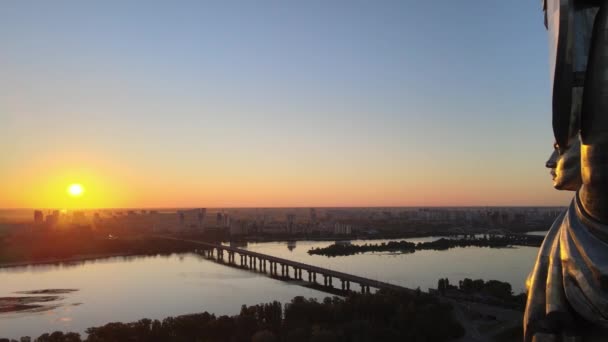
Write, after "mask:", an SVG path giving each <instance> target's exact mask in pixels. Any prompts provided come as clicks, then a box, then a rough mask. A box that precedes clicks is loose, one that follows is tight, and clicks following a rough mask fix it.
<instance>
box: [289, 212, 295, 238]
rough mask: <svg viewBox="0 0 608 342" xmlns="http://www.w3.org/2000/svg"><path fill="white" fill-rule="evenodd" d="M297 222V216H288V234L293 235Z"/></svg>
mask: <svg viewBox="0 0 608 342" xmlns="http://www.w3.org/2000/svg"><path fill="white" fill-rule="evenodd" d="M295 220H296V215H295V214H287V233H289V235H291V234H293V228H294V222H295Z"/></svg>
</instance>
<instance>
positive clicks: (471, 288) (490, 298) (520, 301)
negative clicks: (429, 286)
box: [437, 278, 527, 310]
mask: <svg viewBox="0 0 608 342" xmlns="http://www.w3.org/2000/svg"><path fill="white" fill-rule="evenodd" d="M437 291H438V292H439V293H440V294H441V295H444V296H448V297H460V298H465V297H466V299H469V300H475V301H481V302H485V303H488V304H494V305H502V306H508V307H511V308H518V309H522V310H523V308H524V307H525V305H526V297H527V296H526V294H525V293H520V294H517V295H514V294H513V289H512V287H511V284H509V283H507V282H503V281H499V280H488V281H484V280H483V279H475V280H473V279H470V278H465V279H463V280H460V281H459V282H458V285H452V284H450V280H449V279H448V278H441V279H439V280H438V281H437Z"/></svg>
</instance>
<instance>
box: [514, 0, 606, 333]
mask: <svg viewBox="0 0 608 342" xmlns="http://www.w3.org/2000/svg"><path fill="white" fill-rule="evenodd" d="M542 3H543V9H544V11H545V25H546V26H547V29H548V32H549V42H550V44H549V46H550V56H551V57H550V58H551V59H550V62H551V68H552V70H551V71H552V75H551V80H552V83H553V102H552V107H553V131H554V135H555V140H556V143H555V151H554V153H553V154H552V156H551V158H550V159H549V161H547V167H550V168H552V169H554V171H553V175H554V186H555V188H557V189H558V190H571V191H576V194H575V196H574V199H573V200H572V202H571V204H570V206H569V207H568V209H567V210H566V212H564V213H563V214H561V215H560V216H559V217H558V218H557V219H556V221H555V222H554V223H553V225H552V226H551V228H550V230H549V232H548V233H547V236H546V238H545V241H544V242H543V245H542V246H541V248H540V250H539V254H538V257H537V260H536V264H535V265H534V269H533V270H532V272H531V273H530V276H529V277H528V281H527V287H528V300H527V303H526V312H525V315H524V341H526V342H528V341H538V342H540V341H605V340H608V25H607V19H608V3H607V1H591V0H587V1H584V0H544V1H543V2H542Z"/></svg>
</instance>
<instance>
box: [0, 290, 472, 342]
mask: <svg viewBox="0 0 608 342" xmlns="http://www.w3.org/2000/svg"><path fill="white" fill-rule="evenodd" d="M86 332H87V334H88V337H86V338H85V339H82V338H81V337H80V335H78V334H75V333H67V334H66V333H62V332H54V333H52V334H44V335H42V336H40V337H38V339H36V341H39V342H80V341H89V342H110V341H142V342H156V341H176V342H177V341H180V342H182V341H183V342H186V341H230V342H245V341H247V342H249V341H253V342H271V341H275V342H279V341H285V342H300V341H301V342H305V341H311V342H326V341H327V342H330V341H332V342H333V341H338V342H349V341H357V342H365V341H370V342H371V341H448V340H452V339H455V338H459V337H462V336H463V335H464V329H463V327H462V326H461V325H460V324H459V323H458V322H457V321H456V320H455V318H454V317H453V315H452V307H451V306H450V304H447V303H442V302H440V301H439V300H438V299H437V297H434V296H431V295H428V294H423V293H417V294H408V293H398V294H397V293H388V292H385V291H380V292H378V293H376V294H368V295H362V294H353V295H351V296H349V297H346V298H338V297H333V298H329V297H328V298H325V300H323V301H322V302H318V301H317V300H315V299H305V298H303V297H295V298H294V299H293V300H292V301H291V302H290V303H287V304H285V306H282V305H281V304H280V303H279V302H276V301H275V302H272V303H266V304H260V305H254V306H243V307H242V308H241V312H240V314H238V315H235V316H219V317H218V316H215V315H213V314H210V313H207V312H204V313H200V314H192V315H184V316H178V317H168V318H165V319H163V320H162V321H160V320H150V319H142V320H140V321H137V322H133V323H109V324H106V325H104V326H101V327H95V328H89V329H87V331H86ZM2 341H3V340H1V339H0V342H2ZM4 341H8V340H4Z"/></svg>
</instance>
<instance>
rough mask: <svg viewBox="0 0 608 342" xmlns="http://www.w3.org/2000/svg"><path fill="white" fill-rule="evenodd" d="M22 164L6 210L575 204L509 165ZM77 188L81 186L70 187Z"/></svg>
mask: <svg viewBox="0 0 608 342" xmlns="http://www.w3.org/2000/svg"><path fill="white" fill-rule="evenodd" d="M14 165H15V167H14V168H13V169H8V170H7V169H4V170H0V188H2V189H3V190H2V194H1V195H2V197H0V208H40V209H46V208H57V209H68V210H77V209H94V208H180V207H182V208H183V207H208V208H213V207H219V208H228V207H374V206H376V207H388V206H493V205H497V206H501V205H506V206H519V205H565V204H567V202H568V200H569V199H571V198H572V193H569V192H558V191H555V190H553V189H552V188H551V185H550V180H549V179H545V180H546V182H545V183H546V184H544V185H543V184H542V183H541V182H540V180H542V178H548V177H547V176H546V174H545V172H542V171H544V170H542V169H541V170H540V172H539V175H538V177H537V178H534V177H531V178H530V179H531V180H532V181H522V182H519V183H514V182H497V181H496V179H497V178H500V177H502V178H507V177H508V176H509V174H510V173H513V171H512V170H510V169H507V168H501V167H496V168H493V169H491V170H484V171H483V172H480V174H473V173H469V174H466V173H465V172H462V171H460V172H458V173H457V172H456V171H454V172H453V173H452V175H451V178H448V177H446V175H445V173H444V172H445V171H444V170H442V169H440V168H427V169H417V168H413V169H412V168H408V167H407V164H403V165H401V164H397V163H395V164H394V165H392V167H393V168H380V167H376V166H375V165H370V164H362V165H360V166H357V167H351V168H350V169H349V170H350V171H349V172H345V171H344V168H343V167H342V166H341V165H339V164H336V165H332V164H331V163H329V162H326V163H325V164H322V165H324V166H325V167H324V168H315V167H311V166H307V165H297V164H296V165H285V164H283V165H281V164H280V163H278V162H277V163H268V164H258V165H254V164H249V163H246V162H244V163H241V162H240V161H239V160H235V161H233V160H229V161H227V162H217V163H216V164H215V167H213V168H210V167H209V165H208V164H207V163H206V161H204V160H203V161H201V162H198V161H197V162H196V163H194V162H193V163H191V164H188V163H184V162H181V163H180V162H179V161H177V160H173V161H172V160H165V161H163V163H149V162H148V161H147V160H146V161H142V160H137V159H135V158H132V159H128V158H126V157H124V156H120V155H118V156H110V155H108V154H104V153H101V152H95V153H93V152H89V153H88V154H83V153H75V152H69V151H68V152H65V153H64V154H63V155H62V156H61V157H57V156H54V157H53V158H50V157H47V158H40V159H36V160H23V163H15V164H14ZM537 179H538V181H537ZM71 185H72V186H73V185H80V186H81V189H80V190H79V189H74V190H75V191H74V193H72V191H71V190H70V191H66V188H68V187H70V189H71ZM531 189H537V190H538V189H540V190H539V191H530V190H531ZM78 193H80V196H74V195H75V194H78ZM549 197H551V198H553V201H552V202H548V201H547V198H549Z"/></svg>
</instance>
